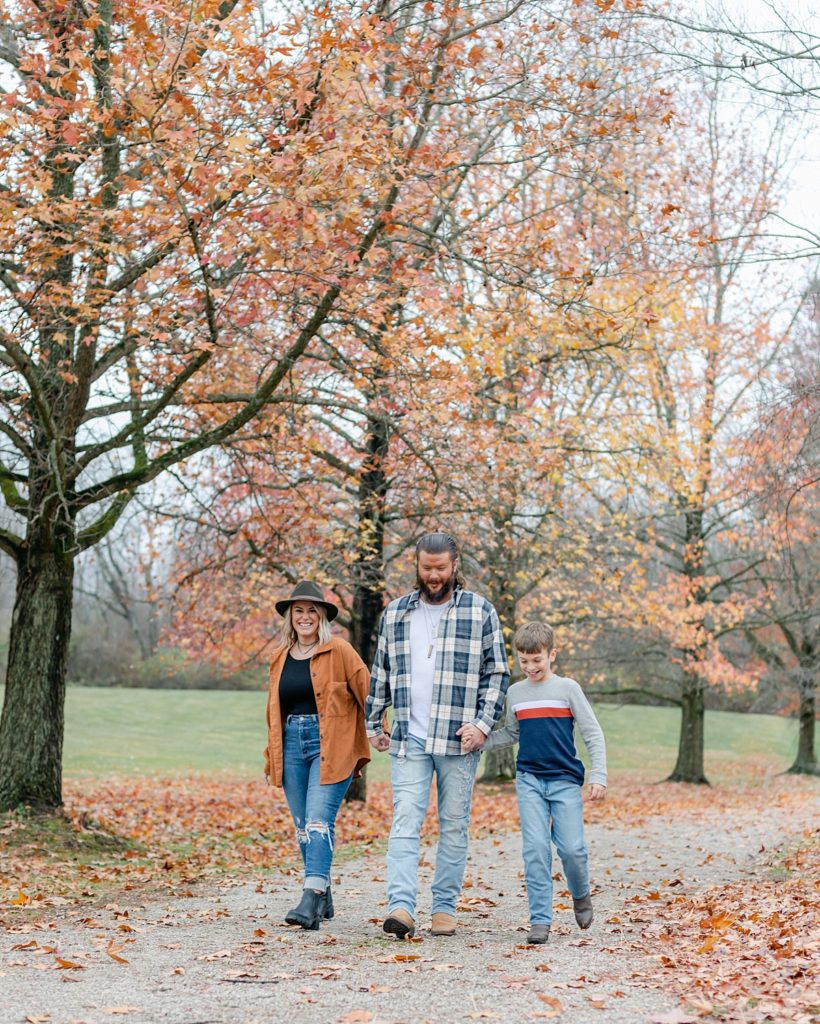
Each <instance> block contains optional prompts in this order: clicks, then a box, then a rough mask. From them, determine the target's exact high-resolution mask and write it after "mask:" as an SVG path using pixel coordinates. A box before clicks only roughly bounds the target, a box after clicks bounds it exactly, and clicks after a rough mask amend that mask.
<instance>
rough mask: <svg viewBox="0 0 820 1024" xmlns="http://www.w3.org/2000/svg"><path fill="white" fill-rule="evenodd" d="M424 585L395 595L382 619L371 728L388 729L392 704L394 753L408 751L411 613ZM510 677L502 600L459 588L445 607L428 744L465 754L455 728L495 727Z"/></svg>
mask: <svg viewBox="0 0 820 1024" xmlns="http://www.w3.org/2000/svg"><path fill="white" fill-rule="evenodd" d="M418 606H419V591H418V590H414V591H413V592H412V593H410V594H406V595H405V596H404V597H400V598H398V599H397V600H396V601H391V602H390V604H389V605H388V606H387V607H386V608H385V610H384V614H383V615H382V619H381V623H380V625H379V641H378V646H377V648H376V657H375V660H374V662H373V669H372V672H371V676H370V694H369V696H368V698H367V702H366V704H365V720H366V723H367V735H368V736H378V735H379V734H380V733H381V732H382V719H383V717H384V712H385V709H386V708H387V707H389V706H390V705H391V704H392V705H393V719H394V721H393V731H392V735H391V738H390V752H391V754H398V755H399V756H404V754H405V753H406V750H407V737H408V735H409V733H408V729H409V724H410V616H411V614H412V613H413V611H415V609H416V608H418ZM509 681H510V670H509V667H508V665H507V650H506V647H505V646H504V635H503V633H502V632H501V623H500V622H499V621H498V615H497V613H496V610H495V608H493V606H492V605H491V604H490V602H489V601H487V600H486V599H485V598H483V597H480V596H479V595H478V594H473V593H471V592H470V591H469V590H461V589H457V590H456V591H455V593H454V594H453V599H452V603H451V605H450V607H449V608H448V609H447V610H446V611H445V612H444V615H443V616H442V619H441V624H440V625H439V629H438V642H437V644H436V676H435V682H434V683H433V703H432V706H431V708H430V726H429V728H428V730H427V742H426V744H425V748H424V749H425V750H426V752H427V753H428V754H460V753H461V752H462V751H461V739H460V738H459V737H458V736H456V732H457V731H458V730H459V729H460V728H461V726H462V725H465V724H472V725H476V726H478V728H479V729H480V730H481V731H482V732H483V733H484V734H485V735H489V734H490V732H491V731H492V728H493V726H494V725H495V723H496V722H497V721H498V719H499V717H500V716H501V712H502V711H503V709H504V696H505V694H506V692H507V685H508V683H509Z"/></svg>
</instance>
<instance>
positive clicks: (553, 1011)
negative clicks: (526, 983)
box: [535, 992, 563, 1017]
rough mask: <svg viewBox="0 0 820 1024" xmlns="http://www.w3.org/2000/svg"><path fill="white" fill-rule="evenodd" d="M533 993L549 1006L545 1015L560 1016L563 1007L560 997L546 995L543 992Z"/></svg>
mask: <svg viewBox="0 0 820 1024" xmlns="http://www.w3.org/2000/svg"><path fill="white" fill-rule="evenodd" d="M535 994H536V995H537V996H538V998H539V999H540V1000H541V1002H542V1003H546V1004H547V1006H549V1008H550V1010H549V1012H548V1013H547V1017H560V1016H561V1010H562V1009H563V1008H562V1006H561V1000H560V999H556V998H555V996H548V995H546V994H545V993H544V992H536V993H535Z"/></svg>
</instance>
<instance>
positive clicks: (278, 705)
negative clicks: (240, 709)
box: [265, 580, 370, 930]
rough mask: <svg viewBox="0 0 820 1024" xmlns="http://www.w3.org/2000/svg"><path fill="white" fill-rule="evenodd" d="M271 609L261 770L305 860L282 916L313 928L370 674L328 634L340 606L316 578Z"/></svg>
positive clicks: (363, 741) (322, 913)
mask: <svg viewBox="0 0 820 1024" xmlns="http://www.w3.org/2000/svg"><path fill="white" fill-rule="evenodd" d="M276 610H277V612H279V614H280V615H282V616H284V619H285V623H284V627H283V630H282V644H281V646H280V647H279V648H277V650H276V652H275V653H274V655H273V660H272V662H271V666H270V684H269V692H268V747H267V750H266V751H265V777H266V779H267V780H268V782H269V783H270V784H271V785H274V786H282V787H283V788H284V790H285V798H286V799H287V802H288V807H289V808H290V813H291V815H292V817H293V823H294V825H295V826H296V838H297V840H298V843H299V851H300V853H301V855H302V861H303V863H304V866H305V878H304V888H303V891H302V899H301V900H300V902H299V904H298V906H296V907H294V908H293V909H292V910H289V911H288V913H287V914H286V916H285V921H286V922H287V923H288V924H294V925H295V924H298V925H301V926H302V927H303V928H307V929H310V930H314V929H316V928H318V927H319V924H320V922H321V921H322V920H324V919H325V918H330V917H333V900H332V897H331V894H330V865H331V862H332V860H333V839H334V835H335V823H336V814H337V813H338V810H339V807H340V805H341V803H342V799H343V797H344V795H345V793H346V792H347V788H348V786H349V785H350V780H351V779H352V778H353V777H354V776H358V775H359V774H360V772H361V768H362V767H363V765H365V764H367V762H368V761H369V760H370V758H369V756H368V750H369V747H368V743H367V736H366V734H365V728H364V702H365V698H366V697H367V692H368V689H369V685H370V673H369V672H368V671H367V669H366V668H365V665H364V662H363V661H362V659H361V658H360V657H359V655H358V654H357V653H356V652H355V651H354V650H353V648H352V647H351V646H350V644H349V643H348V642H347V641H346V640H342V639H341V637H337V636H332V635H331V632H330V623H331V622H332V621H333V619H335V618H336V616H337V614H338V612H339V609H338V608H337V606H336V605H335V604H333V603H332V602H330V601H326V600H325V599H324V597H323V595H322V591H321V589H320V588H319V587H318V586H317V585H316V584H315V583H311V582H309V581H307V580H303V581H302V582H301V583H297V585H296V586H295V587H294V589H293V591H292V593H291V595H290V597H287V598H284V599H283V600H281V601H277V602H276Z"/></svg>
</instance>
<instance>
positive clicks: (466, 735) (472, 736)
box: [456, 724, 487, 754]
mask: <svg viewBox="0 0 820 1024" xmlns="http://www.w3.org/2000/svg"><path fill="white" fill-rule="evenodd" d="M456 736H460V737H461V749H462V751H463V753H465V754H471V753H472V752H473V751H474V750H478V749H479V748H480V747H483V746H484V742H485V740H486V739H487V737H486V736H485V735H484V733H483V732H482V731H481V730H480V729H479V728H478V726H477V725H472V724H467V725H462V727H461V728H460V729H459V730H458V732H457V733H456Z"/></svg>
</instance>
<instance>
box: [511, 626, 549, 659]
mask: <svg viewBox="0 0 820 1024" xmlns="http://www.w3.org/2000/svg"><path fill="white" fill-rule="evenodd" d="M513 647H514V648H515V650H516V651H520V652H521V653H522V654H538V653H539V652H540V651H551V650H552V649H553V647H555V630H554V629H553V628H552V626H548V625H547V624H546V622H527V623H525V625H523V626H520V627H519V628H518V629H517V630H516V632H515V636H514V637H513Z"/></svg>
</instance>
